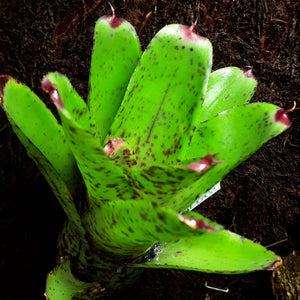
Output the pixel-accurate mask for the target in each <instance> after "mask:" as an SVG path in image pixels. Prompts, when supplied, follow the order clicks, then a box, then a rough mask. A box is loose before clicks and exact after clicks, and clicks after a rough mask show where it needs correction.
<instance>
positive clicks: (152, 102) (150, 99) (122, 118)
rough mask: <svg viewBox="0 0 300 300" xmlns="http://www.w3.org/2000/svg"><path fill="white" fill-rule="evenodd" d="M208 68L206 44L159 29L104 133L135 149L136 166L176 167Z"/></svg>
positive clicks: (179, 29) (185, 33)
mask: <svg viewBox="0 0 300 300" xmlns="http://www.w3.org/2000/svg"><path fill="white" fill-rule="evenodd" d="M211 64H212V46H211V43H210V41H209V40H207V39H206V38H203V37H200V36H199V35H197V34H196V33H194V32H192V30H191V28H190V27H188V26H183V25H178V24H173V25H168V26H165V27H164V28H163V29H161V30H160V31H159V32H158V33H157V34H156V36H155V37H154V38H153V39H152V41H151V43H150V45H149V47H148V48H147V49H146V50H145V52H144V53H143V55H142V57H141V60H140V64H139V65H138V66H137V67H136V69H135V71H134V73H133V75H132V77H131V80H130V82H129V85H128V88H127V91H126V94H125V96H124V100H123V102H122V105H121V106H120V109H119V111H118V113H117V115H116V117H115V119H114V122H113V124H112V126H111V129H110V133H109V136H110V138H122V139H124V140H126V141H127V142H128V143H129V144H130V145H132V146H133V147H135V149H134V150H135V153H136V156H137V163H138V166H139V167H149V166H151V165H153V164H173V165H174V164H176V163H177V160H176V158H177V155H178V153H179V152H180V151H181V148H182V147H184V145H185V144H187V143H188V138H189V132H190V131H191V130H192V128H191V126H192V124H193V120H194V119H195V118H197V115H198V114H199V111H200V109H201V100H200V99H201V98H202V97H203V96H204V92H205V88H206V84H207V80H208V77H209V74H210V68H211Z"/></svg>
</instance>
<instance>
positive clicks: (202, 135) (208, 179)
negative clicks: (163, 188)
mask: <svg viewBox="0 0 300 300" xmlns="http://www.w3.org/2000/svg"><path fill="white" fill-rule="evenodd" d="M278 111H280V108H279V107H277V106H275V105H273V104H267V103H253V104H248V105H244V106H239V107H236V108H233V109H230V110H228V111H225V112H223V113H222V114H219V115H218V116H216V117H214V118H212V119H210V120H208V121H206V122H202V123H200V124H199V125H198V126H197V128H196V129H195V131H194V135H193V137H192V138H191V142H190V144H189V147H188V148H187V150H186V153H185V154H184V155H183V156H182V160H185V159H189V160H190V159H193V157H199V156H203V155H205V154H206V153H219V154H218V155H217V156H216V159H217V160H220V161H222V163H221V164H218V165H216V166H214V168H213V169H212V170H211V171H210V172H207V173H204V175H203V176H202V177H201V178H200V179H199V180H198V181H197V182H195V183H194V184H193V185H192V186H191V187H190V189H189V190H186V191H183V192H182V194H181V193H179V195H178V196H179V197H180V196H181V197H183V198H184V199H185V198H188V197H190V199H191V202H193V200H194V199H195V198H196V196H197V195H198V194H204V193H205V192H206V190H207V189H209V188H210V187H212V186H213V185H215V184H216V183H217V182H219V181H220V180H221V179H222V178H223V176H225V175H226V174H227V173H228V172H229V171H230V170H232V169H233V168H235V167H236V166H237V165H239V164H240V163H241V162H243V161H244V160H246V159H247V158H248V157H249V156H250V155H251V154H253V153H254V152H255V151H257V150H258V149H259V148H260V147H261V146H262V145H263V144H264V143H266V142H267V141H268V140H269V139H271V138H273V137H274V136H276V135H278V134H280V133H281V132H283V131H284V130H286V129H287V128H288V126H287V125H285V124H282V123H281V122H278V121H276V116H277V114H278ZM180 194H181V195H180ZM190 204H191V203H190ZM190 204H189V205H190ZM184 205H185V203H182V207H176V208H174V209H177V210H179V211H181V209H182V210H184V209H185V207H184ZM189 205H187V206H189Z"/></svg>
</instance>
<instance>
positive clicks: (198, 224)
mask: <svg viewBox="0 0 300 300" xmlns="http://www.w3.org/2000/svg"><path fill="white" fill-rule="evenodd" d="M178 218H179V220H180V221H181V222H183V223H185V224H186V225H188V226H189V227H191V228H192V229H202V230H205V231H209V232H217V230H216V229H215V228H214V227H212V226H211V225H209V224H208V223H207V222H205V221H203V220H197V219H195V218H190V217H186V216H183V215H178Z"/></svg>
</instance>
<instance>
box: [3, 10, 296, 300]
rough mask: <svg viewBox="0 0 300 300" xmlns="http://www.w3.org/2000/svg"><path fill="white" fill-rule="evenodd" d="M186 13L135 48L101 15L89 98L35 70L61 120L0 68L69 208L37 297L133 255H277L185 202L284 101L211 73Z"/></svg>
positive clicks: (219, 266)
mask: <svg viewBox="0 0 300 300" xmlns="http://www.w3.org/2000/svg"><path fill="white" fill-rule="evenodd" d="M194 26H195V25H192V26H184V25H178V24H173V25H168V26H165V27H164V28H163V29H161V30H160V31H159V32H158V33H157V34H156V35H155V37H154V38H153V40H152V41H151V43H150V45H149V46H148V48H147V49H146V50H145V51H144V53H142V52H141V48H140V43H139V39H138V37H137V34H136V32H135V30H134V28H133V27H132V26H131V25H130V24H129V23H128V22H126V21H125V20H123V19H120V18H116V17H115V15H114V14H112V15H111V16H104V17H102V18H100V19H99V20H98V21H97V23H96V27H95V36H94V49H93V54H92V62H91V70H90V79H89V94H88V99H87V102H85V101H84V100H83V99H82V98H81V97H80V96H79V95H78V94H77V92H76V91H75V89H74V88H73V87H72V85H71V83H70V82H69V80H68V79H67V78H66V77H65V76H63V75H61V74H59V73H49V74H47V75H46V76H45V77H44V78H43V81H42V89H43V90H44V91H46V92H48V93H49V95H50V98H51V99H52V100H53V102H54V104H55V105H56V107H57V110H58V113H59V117H60V121H61V122H60V123H59V122H58V121H57V120H56V118H55V117H54V116H53V115H52V113H51V112H50V110H49V109H48V108H46V106H45V104H44V103H43V102H42V101H41V100H40V99H39V98H38V97H37V96H36V95H35V94H34V93H33V92H32V91H31V90H30V89H29V88H28V87H26V86H24V85H22V84H21V83H19V82H18V81H16V80H15V79H13V78H11V77H10V76H8V75H2V76H0V98H1V106H2V108H3V109H4V111H5V112H6V115H7V117H8V119H9V121H10V123H11V125H12V127H13V129H14V131H15V132H16V134H17V136H18V137H19V139H20V140H21V142H22V143H23V144H24V146H25V147H26V149H27V152H28V155H29V156H30V157H31V158H32V159H33V160H34V161H35V162H36V164H37V166H38V167H39V169H40V170H41V173H42V174H43V175H44V176H45V178H46V179H47V181H48V182H49V185H50V186H51V188H52V189H53V192H54V194H55V195H56V197H57V199H58V200H59V202H60V204H61V205H62V207H63V209H64V211H65V213H66V215H67V221H66V223H65V226H64V228H63V230H62V233H61V235H60V238H59V242H58V252H59V256H60V259H59V261H58V265H57V266H56V267H55V268H54V269H53V271H51V272H50V273H49V275H48V277H47V287H46V293H45V295H46V297H47V299H51V300H70V299H102V298H104V297H108V296H110V295H111V294H112V293H114V292H115V291H116V290H119V289H121V288H124V287H125V286H127V285H129V284H131V283H132V282H133V281H134V280H135V279H136V278H137V277H138V275H139V274H140V273H141V271H142V270H143V269H144V268H175V269H185V270H194V271H201V272H213V273H225V274H228V273H229V274H232V273H246V272H252V271H255V270H274V269H275V268H276V267H277V266H278V265H280V264H281V258H280V257H278V256H277V255H275V254H274V253H273V252H271V251H268V250H266V249H265V248H264V247H262V246H261V245H259V244H256V243H254V242H252V241H250V240H248V239H245V238H243V237H241V236H239V235H237V234H235V233H232V232H230V231H227V230H225V229H224V228H223V227H222V226H221V225H218V224H216V223H214V222H212V221H210V220H208V219H206V218H205V217H203V216H202V215H200V214H197V213H195V212H190V211H186V209H187V208H188V207H189V206H190V205H192V204H193V202H194V201H195V200H196V199H197V197H198V196H199V194H200V195H203V194H205V193H206V191H207V190H209V189H210V188H212V187H213V186H214V185H215V184H216V183H218V182H219V181H221V180H222V178H223V177H224V175H226V174H227V173H228V172H229V171H230V170H232V169H233V168H235V167H236V166H237V165H239V164H240V163H241V162H242V161H244V160H245V159H247V158H248V157H249V156H250V155H251V154H252V153H254V152H255V151H256V150H257V149H258V148H259V147H260V146H261V145H262V144H263V143H265V142H267V141H268V140H269V139H271V138H272V137H274V136H276V135H278V134H280V133H281V132H283V131H284V130H286V129H287V128H288V127H289V126H290V121H289V118H288V116H287V113H288V111H284V110H282V109H280V108H279V107H277V106H275V105H272V104H267V103H253V104H249V100H250V99H251V97H252V95H253V93H254V90H255V87H256V85H257V81H256V79H255V77H254V76H253V74H252V72H251V70H241V69H238V68H235V67H227V68H223V69H219V70H217V71H215V72H211V66H212V45H211V43H210V41H209V40H208V39H206V38H204V37H201V36H199V35H197V34H196V33H195V32H194V31H193V29H194Z"/></svg>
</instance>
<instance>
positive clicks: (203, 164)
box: [187, 153, 221, 173]
mask: <svg viewBox="0 0 300 300" xmlns="http://www.w3.org/2000/svg"><path fill="white" fill-rule="evenodd" d="M218 154H219V153H216V154H213V155H212V154H208V155H206V156H205V157H203V158H202V159H201V160H199V161H197V162H194V163H191V164H189V165H187V167H189V168H190V169H192V170H194V171H196V172H199V173H203V172H205V171H207V170H208V169H209V168H210V167H211V166H213V165H217V164H220V163H221V162H220V161H215V160H214V157H215V156H216V155H218Z"/></svg>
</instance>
